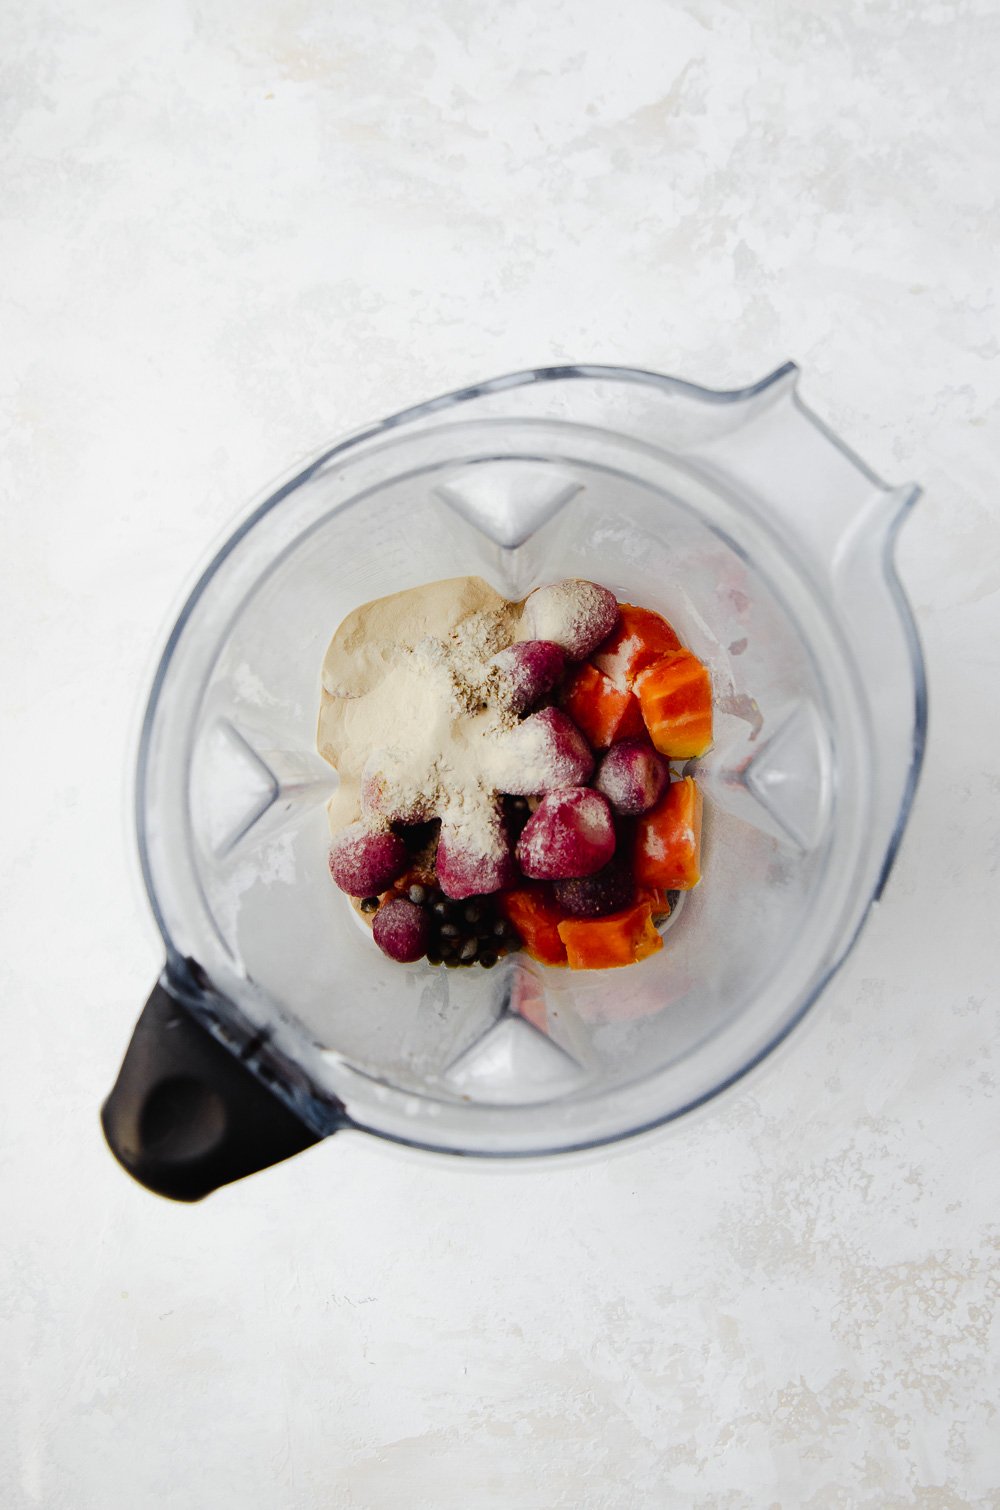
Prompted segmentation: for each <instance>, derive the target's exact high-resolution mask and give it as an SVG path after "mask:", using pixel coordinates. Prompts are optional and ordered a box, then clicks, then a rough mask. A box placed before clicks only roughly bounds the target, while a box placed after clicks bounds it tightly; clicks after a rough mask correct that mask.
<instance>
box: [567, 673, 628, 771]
mask: <svg viewBox="0 0 1000 1510" xmlns="http://www.w3.org/2000/svg"><path fill="white" fill-rule="evenodd" d="M562 705H563V708H564V709H565V711H566V712H567V713H568V714H569V716H570V718H571V719H572V720H573V722H574V723H575V724H576V726H577V728H579V729H581V730H582V731H583V733H584V734H585V735H586V737H587V739H588V740H589V741H590V743H591V744H592V745H593V746H594V748H595V749H596V750H606V749H607V747H608V745H610V744H613V743H614V741H615V740H616V739H626V738H629V737H631V736H638V735H639V734H644V733H645V732H646V725H645V723H644V722H643V717H642V709H641V707H640V706H639V701H638V699H637V698H636V697H634V696H633V695H632V693H631V692H627V691H620V690H619V688H617V687H616V686H615V685H614V684H613V683H612V682H611V681H609V680H608V678H607V677H606V676H605V675H604V673H603V672H601V671H598V670H597V668H596V666H591V665H589V664H588V663H587V662H586V661H585V662H584V663H583V665H582V666H578V667H577V668H576V670H575V671H572V672H570V675H569V676H568V677H567V679H566V685H565V687H564V689H563V696H562Z"/></svg>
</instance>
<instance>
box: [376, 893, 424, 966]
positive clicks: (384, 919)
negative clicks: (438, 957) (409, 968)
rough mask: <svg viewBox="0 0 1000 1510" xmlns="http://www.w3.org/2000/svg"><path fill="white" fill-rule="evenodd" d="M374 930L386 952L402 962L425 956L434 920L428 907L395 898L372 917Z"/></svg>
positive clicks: (382, 949)
mask: <svg viewBox="0 0 1000 1510" xmlns="http://www.w3.org/2000/svg"><path fill="white" fill-rule="evenodd" d="M372 933H373V934H374V936H375V942H376V944H378V946H379V948H380V949H381V951H382V953H383V954H387V955H388V956H389V958H390V959H394V960H398V961H399V963H400V964H402V965H409V964H412V963H413V961H414V960H418V959H423V957H424V955H425V954H426V953H427V945H428V944H429V943H430V937H431V920H430V916H429V914H428V912H427V909H426V908H425V907H418V906H417V905H416V903H414V902H408V901H407V900H406V898H405V897H392V898H390V900H389V901H388V902H384V903H383V904H382V906H381V907H380V908H379V910H378V912H376V914H375V917H374V919H373V920H372Z"/></svg>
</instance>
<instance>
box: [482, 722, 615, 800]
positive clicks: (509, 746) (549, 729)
mask: <svg viewBox="0 0 1000 1510" xmlns="http://www.w3.org/2000/svg"><path fill="white" fill-rule="evenodd" d="M593 769H594V757H593V755H592V754H591V750H590V746H589V744H588V743H587V741H586V740H585V739H584V737H583V735H582V734H581V733H580V730H579V729H578V728H577V726H576V724H575V723H574V722H573V720H572V719H571V718H569V717H568V716H567V714H565V713H563V712H562V710H561V709H559V708H543V709H542V711H541V712H540V713H532V714H531V716H530V717H529V718H526V719H525V720H524V722H523V723H522V724H519V725H518V726H517V728H516V729H513V730H511V732H510V733H509V734H507V735H506V737H505V738H504V740H503V743H502V745H501V746H500V748H499V749H498V751H497V754H496V757H495V760H494V769H493V772H492V774H493V778H494V780H495V783H496V786H497V789H498V790H499V791H502V792H507V793H509V795H510V796H512V797H537V796H538V795H539V794H540V793H541V792H554V791H558V790H559V789H560V788H561V787H574V786H579V785H581V783H582V782H584V781H587V780H589V779H590V776H591V774H592V773H593Z"/></svg>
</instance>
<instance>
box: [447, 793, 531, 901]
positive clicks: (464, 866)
mask: <svg viewBox="0 0 1000 1510" xmlns="http://www.w3.org/2000/svg"><path fill="white" fill-rule="evenodd" d="M435 863H436V866H437V879H438V885H439V886H440V888H441V890H442V891H443V892H444V894H445V896H446V897H451V898H452V899H453V900H460V899H461V898H463V897H481V896H489V894H490V893H491V892H494V891H500V890H501V889H502V888H503V887H504V886H511V885H513V883H514V881H516V880H517V866H516V865H515V864H514V856H513V854H512V852H511V847H510V839H509V837H508V835H507V830H506V827H505V825H504V822H503V819H502V817H501V816H500V814H499V813H497V814H496V815H494V816H493V817H491V819H490V821H489V823H488V824H486V823H485V822H484V820H480V821H473V822H462V821H460V820H456V819H455V818H451V817H449V816H448V815H447V814H446V815H445V817H444V818H443V820H442V822H441V833H440V836H439V838H438V847H437V860H436V862H435Z"/></svg>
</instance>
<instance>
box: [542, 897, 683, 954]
mask: <svg viewBox="0 0 1000 1510" xmlns="http://www.w3.org/2000/svg"><path fill="white" fill-rule="evenodd" d="M559 937H560V938H561V939H562V941H563V944H564V945H565V946H566V958H567V960H568V962H569V967H570V969H571V970H614V969H616V968H617V967H618V966H620V965H634V964H636V962H637V961H638V960H641V959H645V958H646V956H647V955H650V954H655V952H656V950H657V949H662V948H663V940H662V939H661V937H660V935H659V934H658V933H657V931H656V929H655V928H654V927H653V920H652V916H651V908H650V905H649V903H648V902H637V903H636V904H635V906H634V907H626V908H625V909H624V910H623V911H621V912H612V913H609V915H608V916H607V917H604V918H566V919H565V920H564V921H563V922H561V923H560V924H559Z"/></svg>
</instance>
